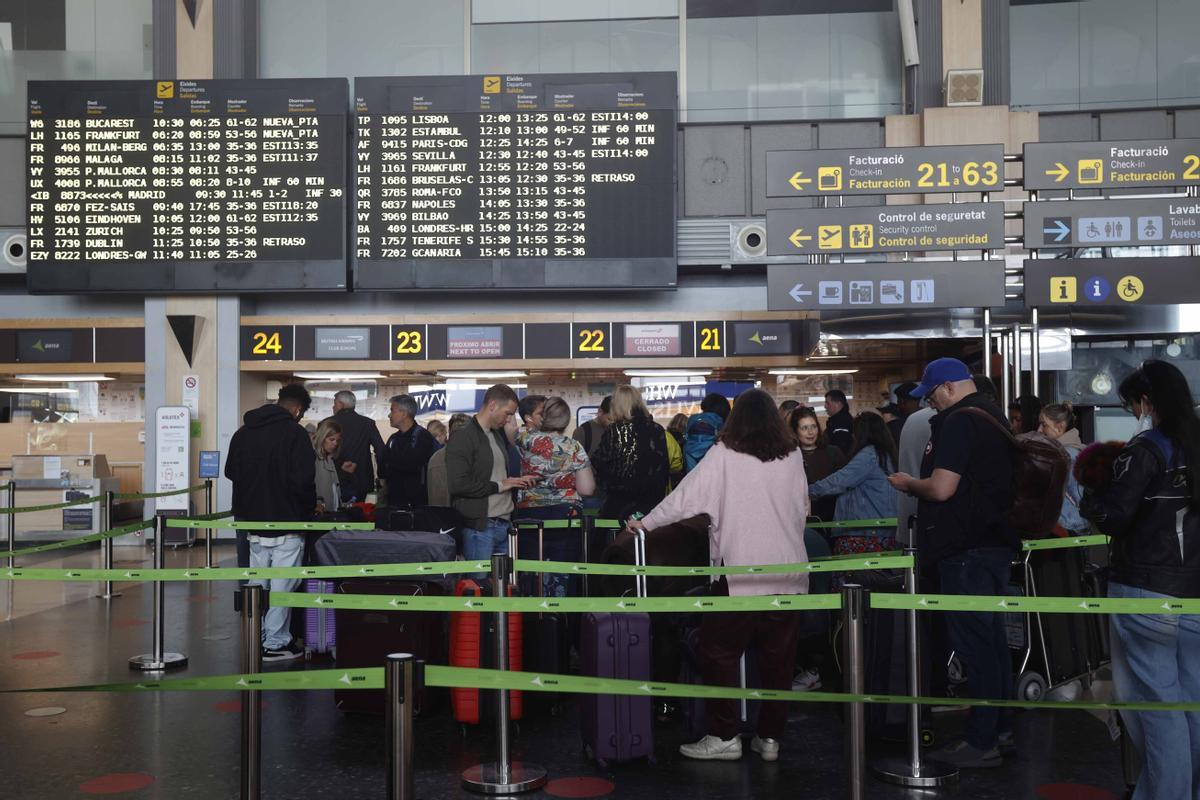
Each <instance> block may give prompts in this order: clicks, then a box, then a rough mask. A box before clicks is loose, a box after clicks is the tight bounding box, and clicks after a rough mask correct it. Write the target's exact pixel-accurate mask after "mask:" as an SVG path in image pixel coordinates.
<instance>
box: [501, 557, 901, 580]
mask: <svg viewBox="0 0 1200 800" xmlns="http://www.w3.org/2000/svg"><path fill="white" fill-rule="evenodd" d="M855 555H856V556H857V557H856V558H854V559H852V560H851V559H838V560H834V559H825V560H821V561H806V562H803V563H797V564H764V565H761V566H743V567H638V566H633V565H628V564H573V563H570V562H565V561H525V560H523V559H517V561H516V568H517V571H518V572H561V573H568V574H576V573H577V574H580V575H647V576H650V577H666V576H672V577H678V576H689V575H794V574H796V573H803V572H850V571H853V570H858V569H910V568H911V567H912V566H913V559H912V556H905V555H891V556H880V557H875V556H874V555H873V554H872V556H871V557H866V558H864V557H863V556H862V554H855Z"/></svg>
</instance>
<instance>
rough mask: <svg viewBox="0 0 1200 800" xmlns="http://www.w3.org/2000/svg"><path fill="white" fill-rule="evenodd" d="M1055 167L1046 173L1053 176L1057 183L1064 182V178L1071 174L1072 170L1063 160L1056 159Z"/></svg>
mask: <svg viewBox="0 0 1200 800" xmlns="http://www.w3.org/2000/svg"><path fill="white" fill-rule="evenodd" d="M1054 167H1055V168H1054V169H1048V170H1046V174H1047V175H1050V176H1052V177H1053V178H1054V182H1055V183H1062V181H1063V179H1064V178H1066V177H1067V176H1068V175H1070V174H1071V170H1069V169H1068V168H1067V165H1066V164H1064V163H1062V162H1061V161H1055V162H1054Z"/></svg>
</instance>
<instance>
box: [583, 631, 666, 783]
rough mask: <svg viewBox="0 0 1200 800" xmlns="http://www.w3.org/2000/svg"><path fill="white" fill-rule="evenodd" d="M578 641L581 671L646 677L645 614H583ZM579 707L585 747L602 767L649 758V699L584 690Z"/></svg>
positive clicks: (651, 738)
mask: <svg viewBox="0 0 1200 800" xmlns="http://www.w3.org/2000/svg"><path fill="white" fill-rule="evenodd" d="M582 640H583V642H582V644H583V653H582V654H581V656H582V661H583V674H585V675H594V676H596V677H598V678H624V679H628V680H639V681H648V680H650V615H649V614H584V616H583V634H582ZM579 705H580V708H579V714H580V721H581V724H582V726H583V744H584V747H585V748H587V751H588V755H589V756H590V757H591V758H594V759H595V760H596V762H597V763H598V764H599V765H600V766H601V767H605V766H607V765H608V764H609V763H621V762H624V761H632V760H633V759H635V758H650V757H651V756H653V754H654V736H653V734H652V732H651V716H652V715H651V704H650V698H649V697H630V696H629V695H599V694H587V695H584V696H583V697H582V698H581V700H580V703H579Z"/></svg>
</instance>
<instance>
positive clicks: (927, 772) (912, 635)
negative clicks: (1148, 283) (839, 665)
mask: <svg viewBox="0 0 1200 800" xmlns="http://www.w3.org/2000/svg"><path fill="white" fill-rule="evenodd" d="M910 530H911V529H910ZM909 541H912V539H911V534H910V539H909ZM904 554H905V555H907V556H911V557H912V558H913V559H914V563H915V560H916V557H917V551H916V549H914V548H912V547H909V548H905V550H904ZM904 577H905V581H904V585H905V590H906V591H907V592H908V593H909V594H910V595H915V594H916V593H917V570H916V567H915V566H913V567H909V568H908V569H907V570H906V572H905V576H904ZM905 617H906V621H907V623H908V693H909V694H910V695H911V696H913V697H920V696H921V649H920V638H919V636H918V633H917V625H918V620H917V611H916V609H913V610H910V611H908V612H907V613H906V615H905ZM871 774H872V775H874V776H875V777H876V778H878V779H879V780H881V781H886V782H887V783H898V784H900V785H901V786H910V787H915V788H928V787H932V786H942V785H944V784H946V783H949V782H950V781H952V780H954V779H955V778H957V777H958V770H957V769H955V768H954V767H952V766H951V765H949V764H945V763H943V762H941V761H932V760H930V761H924V762H922V760H921V706H919V705H918V704H916V703H915V702H914V703H913V704H912V705H911V706H909V707H908V757H907V758H896V757H892V758H885V759H883V760H881V761H878V762H876V763H875V764H874V765H872V766H871Z"/></svg>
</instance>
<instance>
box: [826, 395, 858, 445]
mask: <svg viewBox="0 0 1200 800" xmlns="http://www.w3.org/2000/svg"><path fill="white" fill-rule="evenodd" d="M825 413H826V414H827V415H828V417H829V419H828V421H827V422H826V423H825V439H826V440H827V441H828V442H829V443H830V444H831V445H833V446H834V447H836V448H838V449H840V450H841V451H842V452H843V453H845V454H846V456H847V458H848V457H849V456H850V451H851V450H853V449H854V434H853V433H852V432H851V431H852V429H853V427H854V417H852V416H850V404H849V402H848V401H847V400H846V393H845V392H843V391H842V390H841V389H830V390H829V391H828V392H826V393H825Z"/></svg>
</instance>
